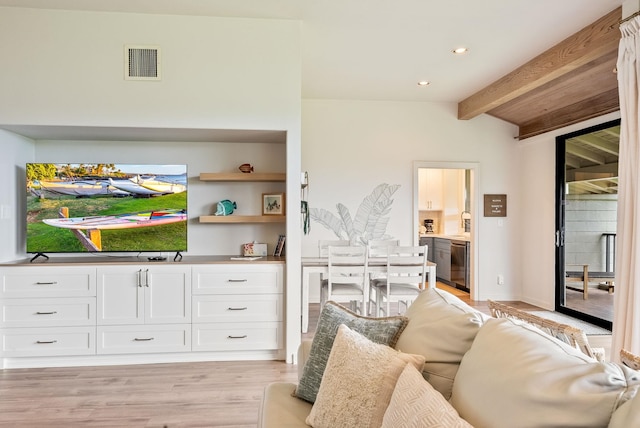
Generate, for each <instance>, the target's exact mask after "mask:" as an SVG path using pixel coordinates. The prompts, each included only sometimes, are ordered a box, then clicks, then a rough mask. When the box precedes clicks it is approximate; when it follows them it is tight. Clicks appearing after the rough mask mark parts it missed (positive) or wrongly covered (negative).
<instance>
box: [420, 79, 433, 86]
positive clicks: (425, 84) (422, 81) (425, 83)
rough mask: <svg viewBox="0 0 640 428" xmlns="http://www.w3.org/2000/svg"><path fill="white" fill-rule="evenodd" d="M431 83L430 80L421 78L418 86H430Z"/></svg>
mask: <svg viewBox="0 0 640 428" xmlns="http://www.w3.org/2000/svg"><path fill="white" fill-rule="evenodd" d="M430 84H431V82H429V81H428V80H421V81H419V82H418V86H429V85H430Z"/></svg>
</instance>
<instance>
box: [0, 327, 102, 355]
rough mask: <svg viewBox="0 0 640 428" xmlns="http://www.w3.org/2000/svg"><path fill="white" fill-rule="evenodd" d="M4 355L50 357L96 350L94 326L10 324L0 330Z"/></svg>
mask: <svg viewBox="0 0 640 428" xmlns="http://www.w3.org/2000/svg"><path fill="white" fill-rule="evenodd" d="M0 336H2V352H1V354H2V356H3V357H51V356H57V355H92V354H95V353H96V328H95V327H47V328H10V329H2V330H0Z"/></svg>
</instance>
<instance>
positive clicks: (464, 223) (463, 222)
mask: <svg viewBox="0 0 640 428" xmlns="http://www.w3.org/2000/svg"><path fill="white" fill-rule="evenodd" d="M460 226H461V227H462V228H463V229H464V231H465V232H470V231H471V213H470V212H469V211H462V212H461V213H460Z"/></svg>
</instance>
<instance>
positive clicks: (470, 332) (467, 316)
mask: <svg viewBox="0 0 640 428" xmlns="http://www.w3.org/2000/svg"><path fill="white" fill-rule="evenodd" d="M404 315H405V316H406V317H407V318H409V324H408V325H407V327H406V328H405V329H404V331H403V332H402V334H401V335H400V338H399V339H398V342H397V343H396V346H395V347H396V349H397V350H399V351H402V352H407V353H410V354H419V355H423V356H424V357H425V360H426V361H425V365H424V369H423V372H422V375H423V376H424V378H425V379H426V380H427V381H429V383H430V384H431V385H433V387H434V388H435V389H436V390H437V391H438V392H440V393H441V394H442V395H443V396H444V397H445V398H447V399H448V398H449V397H450V396H451V388H452V386H453V379H454V378H455V376H456V372H457V371H458V366H459V365H460V361H461V360H462V357H463V356H464V354H465V353H466V352H467V351H468V350H469V348H470V347H471V343H472V342H473V339H474V338H475V336H476V333H477V332H478V330H479V329H480V326H482V324H483V323H484V320H485V319H487V318H488V316H487V315H485V314H482V313H481V312H479V311H477V310H476V309H474V308H472V307H471V306H469V305H467V304H466V303H464V302H463V301H462V300H460V299H459V298H458V297H456V296H454V295H453V294H451V293H447V292H446V291H442V290H439V289H437V288H436V289H434V288H428V289H426V290H424V291H423V292H422V293H420V294H419V295H418V297H417V298H416V299H415V300H414V301H413V303H412V304H411V306H409V309H408V310H407V312H406V313H405V314H404Z"/></svg>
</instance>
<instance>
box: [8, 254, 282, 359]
mask: <svg viewBox="0 0 640 428" xmlns="http://www.w3.org/2000/svg"><path fill="white" fill-rule="evenodd" d="M227 260H228V258H227ZM283 277H284V263H283V262H273V263H260V262H240V263H219V262H217V263H211V264H209V263H197V264H189V263H163V264H155V263H141V264H135V263H123V264H109V263H105V264H103V265H101V264H93V265H89V264H86V265H85V264H80V265H78V266H75V265H71V264H69V265H66V264H64V263H62V264H57V265H53V266H43V265H38V266H28V265H26V266H25V265H4V266H0V281H1V288H0V307H1V308H2V317H1V318H0V339H1V346H2V348H0V363H2V364H0V367H8V366H11V364H9V365H7V364H6V363H7V361H8V360H7V359H12V363H15V362H16V361H15V360H20V358H22V357H36V358H35V359H34V360H36V361H35V362H34V363H33V366H47V365H48V361H49V360H47V357H62V356H69V358H74V357H80V356H83V357H84V358H85V359H84V360H83V361H82V364H87V362H86V358H87V357H86V356H91V355H93V356H94V357H93V358H99V357H100V356H113V357H116V356H117V357H123V356H126V355H132V356H136V357H135V358H136V359H133V360H131V359H124V360H122V362H123V363H135V362H149V361H148V360H147V356H149V358H151V356H158V355H162V354H164V355H176V356H177V357H175V358H174V359H173V360H175V361H184V360H194V361H198V360H201V359H205V360H211V359H220V360H225V359H247V358H251V359H276V358H277V357H278V358H279V357H281V356H282V355H284V354H283V352H282V351H283V347H284V345H283V344H284V327H283V326H284V321H285V319H284V318H285V317H284V312H283V306H284V304H283V290H284V280H283ZM180 355H182V357H180ZM185 356H188V357H185ZM37 357H42V358H39V359H38V358H37ZM113 357H111V358H113ZM173 360H172V359H171V358H170V359H168V360H163V361H173ZM151 361H155V360H151ZM117 362H118V361H115V360H113V361H112V360H110V361H107V362H106V363H108V364H112V363H117ZM103 363H105V361H104V360H100V359H98V360H96V364H103ZM20 364H22V362H20V361H18V364H17V365H15V366H29V364H27V365H20ZM55 364H56V365H59V364H61V363H60V361H57V362H56V363H55ZM63 364H64V365H73V360H72V359H65V361H64V363H63Z"/></svg>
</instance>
